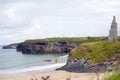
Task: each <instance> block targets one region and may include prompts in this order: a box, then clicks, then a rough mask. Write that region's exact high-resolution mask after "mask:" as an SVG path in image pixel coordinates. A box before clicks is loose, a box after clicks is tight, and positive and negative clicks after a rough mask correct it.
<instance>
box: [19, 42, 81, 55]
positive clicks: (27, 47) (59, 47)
mask: <svg viewBox="0 0 120 80" xmlns="http://www.w3.org/2000/svg"><path fill="white" fill-rule="evenodd" d="M78 44H79V43H78V42H76V43H75V42H46V41H44V42H36V43H27V42H23V43H20V44H19V45H18V46H17V51H19V52H22V53H23V54H41V53H69V52H70V51H71V50H72V49H73V48H75V47H76V46H77V45H78Z"/></svg>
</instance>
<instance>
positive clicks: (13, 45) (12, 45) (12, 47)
mask: <svg viewBox="0 0 120 80" xmlns="http://www.w3.org/2000/svg"><path fill="white" fill-rule="evenodd" d="M18 44H19V43H15V44H10V45H5V46H3V47H2V49H16V48H17V46H18Z"/></svg>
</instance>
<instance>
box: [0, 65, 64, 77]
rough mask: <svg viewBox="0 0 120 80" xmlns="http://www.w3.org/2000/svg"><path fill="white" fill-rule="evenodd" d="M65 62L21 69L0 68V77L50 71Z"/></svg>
mask: <svg viewBox="0 0 120 80" xmlns="http://www.w3.org/2000/svg"><path fill="white" fill-rule="evenodd" d="M65 64H66V63H56V64H50V65H43V66H34V67H29V68H23V69H14V70H0V77H2V76H4V77H8V76H13V75H21V74H23V75H26V74H34V73H43V72H50V71H55V69H57V68H60V67H61V66H63V65H65Z"/></svg>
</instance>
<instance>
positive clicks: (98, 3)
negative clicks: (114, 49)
mask: <svg viewBox="0 0 120 80" xmlns="http://www.w3.org/2000/svg"><path fill="white" fill-rule="evenodd" d="M119 8H120V0H0V44H10V43H16V42H23V41H24V40H26V39H41V38H48V37H86V36H108V34H109V29H110V26H111V22H112V18H113V16H116V19H117V23H118V34H119V35H120V10H119Z"/></svg>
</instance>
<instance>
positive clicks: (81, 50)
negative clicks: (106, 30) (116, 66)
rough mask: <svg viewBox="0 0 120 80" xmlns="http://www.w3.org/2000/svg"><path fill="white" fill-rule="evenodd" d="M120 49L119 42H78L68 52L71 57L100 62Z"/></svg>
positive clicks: (109, 57)
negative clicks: (76, 45) (78, 43)
mask: <svg viewBox="0 0 120 80" xmlns="http://www.w3.org/2000/svg"><path fill="white" fill-rule="evenodd" d="M119 49H120V42H119V41H118V42H107V41H100V42H90V43H84V44H80V45H79V46H78V47H76V48H75V49H74V50H72V52H71V53H70V55H69V57H70V58H71V59H73V60H74V59H81V58H85V59H89V60H90V61H92V62H102V61H104V60H106V59H111V58H112V56H113V55H114V54H115V53H117V51H118V50H119Z"/></svg>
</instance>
